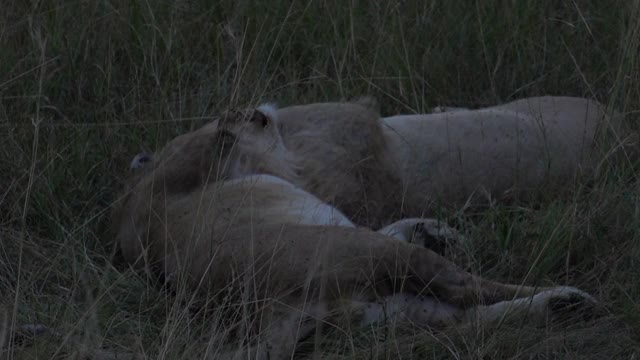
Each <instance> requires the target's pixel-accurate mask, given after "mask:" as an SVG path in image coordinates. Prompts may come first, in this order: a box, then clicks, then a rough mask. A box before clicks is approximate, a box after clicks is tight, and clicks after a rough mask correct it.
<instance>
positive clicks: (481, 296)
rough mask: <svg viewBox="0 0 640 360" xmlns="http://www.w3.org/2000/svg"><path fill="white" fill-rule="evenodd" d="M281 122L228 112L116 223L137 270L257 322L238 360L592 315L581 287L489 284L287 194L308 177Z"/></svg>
mask: <svg viewBox="0 0 640 360" xmlns="http://www.w3.org/2000/svg"><path fill="white" fill-rule="evenodd" d="M277 121H278V119H277V112H276V111H275V110H273V109H271V108H269V107H260V108H258V109H257V110H246V111H241V112H228V113H226V114H224V115H222V116H221V117H219V118H218V119H216V120H214V121H212V122H211V123H209V124H207V125H205V126H204V127H202V128H200V129H198V130H196V131H194V132H191V133H188V134H185V135H182V136H179V137H177V138H175V139H174V140H173V141H171V142H169V143H168V144H167V145H166V146H165V148H164V149H163V150H162V151H160V152H159V153H158V156H157V157H156V158H155V159H154V161H153V162H151V163H149V164H148V165H147V166H145V168H144V170H143V171H139V172H137V173H136V174H135V175H134V177H133V179H131V182H130V184H129V186H128V189H127V191H126V192H125V194H124V195H123V196H122V197H121V199H120V202H119V203H118V204H117V206H116V208H115V213H114V216H113V221H114V227H115V229H116V230H117V232H116V240H117V242H118V244H119V246H120V247H121V250H122V254H123V256H124V258H125V259H126V261H127V262H129V263H130V264H132V265H133V266H135V267H137V268H139V269H146V270H147V271H150V272H151V273H153V274H157V275H163V276H164V277H165V278H166V279H167V280H168V282H169V283H170V284H172V285H173V286H175V287H182V288H183V289H186V290H187V291H190V292H191V293H192V294H197V295H199V296H206V297H207V298H208V299H209V300H211V301H214V302H215V303H216V304H219V305H220V306H223V305H224V306H225V308H226V309H234V308H243V309H245V310H244V311H246V312H248V313H249V314H250V316H249V318H250V319H259V321H255V322H251V321H249V324H247V326H248V327H249V328H250V330H251V331H249V332H248V333H252V334H255V338H251V339H248V346H247V347H245V348H243V349H241V350H240V351H239V352H238V353H236V354H235V355H238V356H239V357H240V358H246V357H247V356H252V358H254V357H255V358H259V359H281V358H285V357H290V356H291V354H292V352H293V351H294V348H295V345H296V343H297V342H298V341H299V340H300V339H301V338H303V337H306V336H308V335H309V334H310V333H311V332H312V331H313V330H314V329H315V328H316V326H317V320H320V321H322V322H324V323H325V324H335V325H336V326H337V324H339V323H340V321H338V319H339V318H345V317H347V318H351V319H353V321H358V322H359V323H360V324H370V323H373V322H376V321H380V320H383V319H385V318H389V317H395V318H397V319H399V320H406V321H410V322H414V323H417V324H420V325H423V326H433V327H443V326H453V325H461V324H468V323H474V322H482V323H492V322H496V321H500V320H501V319H503V317H504V315H505V314H507V313H509V314H512V315H515V316H518V315H520V316H524V315H527V316H529V319H530V320H531V321H542V320H544V318H545V316H546V315H547V314H549V310H551V312H552V313H553V312H554V311H557V310H560V309H561V308H563V307H564V306H565V305H586V306H589V305H593V304H594V300H593V299H592V298H591V297H590V296H589V295H587V294H586V293H584V292H582V291H580V290H578V289H575V288H572V287H550V288H534V287H529V286H519V285H511V284H502V283H498V282H493V281H489V280H486V279H483V278H481V277H478V276H475V275H472V274H470V273H467V272H465V271H463V270H461V269H460V268H458V267H457V266H456V265H454V264H452V263H451V262H449V261H447V260H446V259H444V258H443V257H441V256H439V255H437V254H436V253H434V252H432V251H431V250H429V249H426V248H424V247H420V246H416V245H413V244H410V243H409V242H407V241H404V240H406V239H405V238H404V237H403V236H400V237H399V238H398V237H393V236H389V235H385V234H383V233H376V232H373V231H371V230H368V229H366V228H358V227H356V226H354V225H353V223H352V222H351V221H350V220H349V219H348V218H347V217H346V216H345V215H344V214H343V213H342V212H341V211H339V210H338V209H336V208H334V207H332V206H330V205H328V204H326V203H324V202H323V201H321V200H320V199H319V198H317V197H316V196H314V195H312V194H310V193H309V192H307V191H305V190H303V189H301V188H300V187H298V186H296V185H294V183H292V182H289V181H286V180H284V179H286V178H288V177H294V178H295V175H292V174H295V173H296V172H297V171H298V170H299V169H296V168H295V164H296V163H297V161H296V157H295V155H293V154H291V153H290V152H288V150H287V148H286V147H285V146H284V143H283V141H282V137H281V134H280V133H279V131H278V126H277ZM416 221H417V220H412V221H409V223H412V224H415V222H416ZM396 226H397V229H394V227H396ZM406 226H407V222H406V221H404V222H402V221H401V222H399V223H397V225H393V224H392V225H390V226H388V227H386V228H385V230H384V232H386V233H389V234H406V232H405V230H404V228H405V227H406ZM247 307H249V310H247V309H246V308H247ZM229 311H231V310H229ZM346 315H349V316H346ZM244 333H247V332H244ZM225 355H228V356H229V357H231V356H232V355H233V354H225Z"/></svg>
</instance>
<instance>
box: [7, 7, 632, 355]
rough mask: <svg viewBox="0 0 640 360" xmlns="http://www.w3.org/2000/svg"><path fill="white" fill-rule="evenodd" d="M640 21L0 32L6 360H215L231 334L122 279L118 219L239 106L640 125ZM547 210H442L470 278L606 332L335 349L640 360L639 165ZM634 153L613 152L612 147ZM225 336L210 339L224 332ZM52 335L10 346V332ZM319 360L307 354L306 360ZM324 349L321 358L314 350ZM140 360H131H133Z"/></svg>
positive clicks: (359, 335)
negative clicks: (593, 118) (525, 290)
mask: <svg viewBox="0 0 640 360" xmlns="http://www.w3.org/2000/svg"><path fill="white" fill-rule="evenodd" d="M639 19H640V3H639V2H638V1H629V0H627V1H622V0H616V1H613V2H604V1H595V0H586V1H580V2H576V1H564V2H559V1H552V0H541V1H525V0H522V1H501V2H495V1H485V2H480V1H475V2H472V1H466V2H459V1H444V0H437V1H428V2H427V1H419V0H406V1H383V0H371V1H343V0H326V1H324V0H323V1H320V0H307V1H299V2H289V1H284V0H271V1H266V0H259V1H232V0H223V1H215V2H213V1H206V0H176V1H164V2H160V1H138V0H134V1H118V0H105V1H95V2H94V1H79V0H72V1H62V0H52V1H30V2H19V1H17V2H8V3H7V4H4V5H3V11H2V12H0V48H1V49H2V51H0V274H1V275H0V309H2V313H4V317H2V318H0V335H1V336H0V344H1V345H2V349H3V350H2V355H1V357H2V358H6V359H66V358H95V359H121V358H123V357H122V356H127V355H131V354H136V355H137V356H138V357H139V358H144V359H194V358H207V356H208V357H211V358H215V355H214V354H215V352H216V351H217V349H218V345H219V344H220V342H219V335H220V334H221V330H220V327H216V326H213V325H212V324H214V323H215V321H212V320H211V318H209V319H204V318H202V317H200V316H198V315H197V314H194V313H193V312H192V311H190V310H189V308H188V307H185V306H184V304H183V303H182V302H181V301H180V296H173V295H170V294H166V293H165V292H163V290H162V289H161V288H159V287H156V286H154V285H153V284H150V283H148V282H147V281H145V280H144V279H143V278H142V277H141V276H140V275H138V274H136V273H134V272H132V271H130V270H128V269H127V268H126V267H124V266H122V265H121V264H118V263H117V262H116V263H114V262H112V261H111V260H110V259H111V253H112V249H113V243H112V242H110V237H109V228H108V223H109V211H110V206H111V204H112V203H113V201H114V199H115V197H116V196H117V191H118V189H119V188H120V186H121V181H122V180H123V178H125V177H126V176H127V167H128V163H129V161H130V160H131V158H132V156H133V155H134V154H135V153H137V152H139V151H141V150H143V149H147V148H148V149H154V148H155V147H156V146H158V145H160V144H162V143H164V142H165V141H166V140H167V139H169V138H171V137H173V136H175V135H177V134H179V133H182V132H184V131H187V130H188V129H191V128H193V127H196V126H199V125H200V124H202V123H203V122H204V121H206V120H207V117H208V116H210V115H211V114H214V113H216V112H218V111H220V110H224V109H228V108H230V107H233V106H247V105H250V104H255V103H256V102H264V101H276V102H277V103H279V104H280V105H281V106H286V105H289V104H298V103H305V102H315V101H335V100H340V99H348V98H351V97H357V96H361V95H373V96H375V97H376V98H377V99H378V100H379V102H380V105H381V110H382V112H383V114H384V115H394V114H398V113H412V112H424V111H426V110H428V109H430V108H432V107H434V106H438V105H444V106H465V107H479V106H483V105H491V104H496V103H500V102H505V101H509V100H513V99H516V98H520V97H524V96H534V95H545V94H551V95H571V96H584V97H589V98H594V99H597V100H598V101H601V102H603V103H606V104H608V106H610V107H611V108H615V109H617V110H618V111H622V112H624V113H626V114H627V124H628V125H629V128H630V129H631V130H634V129H635V130H637V129H638V126H637V120H638V112H639V111H640V51H639V50H640V20H639ZM614 135H616V136H612V137H610V138H613V139H614V141H613V142H612V144H613V146H615V145H620V144H621V143H626V144H630V145H629V148H628V149H626V150H625V151H619V152H617V153H616V154H615V156H612V157H609V158H607V159H606V160H605V161H603V163H602V166H601V168H600V171H599V172H598V174H597V175H596V176H593V177H589V178H585V179H580V181H577V182H575V183H570V184H564V185H565V186H564V187H562V188H560V189H548V190H547V191H545V192H544V193H543V194H542V196H540V197H539V198H538V199H536V201H526V202H525V201H516V202H512V203H508V204H507V203H489V204H488V205H487V206H483V207H480V208H473V209H463V208H456V207H447V206H445V207H443V209H442V214H441V215H442V217H443V218H446V219H448V220H449V222H450V223H452V224H454V225H455V226H458V227H459V228H461V229H464V231H465V232H466V233H467V234H468V236H470V237H472V238H474V239H475V242H474V243H473V246H472V248H471V249H470V250H469V254H468V255H469V256H468V259H466V261H465V266H469V267H470V268H471V269H472V270H473V271H474V272H477V273H481V274H482V275H484V276H487V277H492V278H496V279H500V280H503V281H509V282H524V283H528V284H541V285H542V284H546V285H548V284H552V283H562V284H569V285H573V286H577V287H580V288H582V289H585V290H587V291H589V292H590V293H592V294H594V295H595V296H596V297H597V298H598V300H600V302H601V303H602V304H603V309H602V311H601V313H600V314H598V316H597V317H595V318H587V319H571V320H570V321H565V322H563V321H554V322H550V323H549V325H548V326H547V327H544V328H532V327H530V326H528V325H527V324H526V323H525V322H523V323H522V324H518V325H513V324H511V325H508V326H507V325H504V326H499V327H497V328H491V329H487V328H481V327H474V328H465V329H453V330H449V331H445V332H430V331H428V330H426V329H418V328H407V327H400V326H394V325H393V324H389V325H387V326H383V327H380V328H376V329H349V330H348V331H347V330H344V329H343V330H340V331H337V330H335V331H329V332H328V334H326V335H324V336H322V338H321V339H319V341H318V342H316V343H315V344H313V343H305V344H304V345H303V346H302V349H301V351H307V352H308V351H316V352H317V353H318V354H319V355H321V356H323V357H324V358H327V359H329V358H331V359H335V358H341V359H361V358H362V359H365V358H366V359H373V358H375V359H397V358H402V359H412V358H414V359H418V358H425V357H428V358H440V359H448V358H460V359H505V358H545V359H546V358H580V359H584V358H589V359H591V358H607V359H609V358H625V359H626V358H634V357H637V356H638V355H639V353H640V316H639V315H638V314H640V311H639V310H640V306H639V305H638V301H637V300H635V297H636V295H639V294H640V281H637V279H636V278H637V277H638V276H639V275H640V258H639V257H638V255H639V254H640V232H639V229H640V216H639V214H640V194H639V184H638V179H637V171H638V165H639V164H638V161H637V157H636V156H634V154H635V151H637V147H638V145H637V144H635V145H634V143H633V141H634V140H635V141H637V138H635V139H634V138H633V136H632V135H631V131H630V130H628V131H625V132H623V133H617V134H614ZM618 148H619V147H618ZM214 320H215V319H214ZM28 323H32V324H43V325H45V326H47V327H48V329H49V331H48V333H47V334H44V335H42V336H39V337H37V338H36V339H28V338H25V339H22V340H23V341H21V342H18V341H16V342H10V343H9V342H7V341H4V339H5V338H6V337H5V335H6V330H7V329H10V328H12V324H13V325H15V324H28ZM305 349H306V350H305ZM314 349H315V350H314ZM125 358H126V357H125Z"/></svg>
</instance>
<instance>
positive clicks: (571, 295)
mask: <svg viewBox="0 0 640 360" xmlns="http://www.w3.org/2000/svg"><path fill="white" fill-rule="evenodd" d="M535 305H537V306H540V307H544V309H545V310H546V311H548V313H549V314H550V315H551V316H552V317H554V318H557V319H564V318H567V317H575V316H578V317H582V318H591V317H594V316H596V315H597V314H596V313H597V308H598V301H597V300H596V299H595V298H594V297H593V296H591V295H589V294H587V293H586V292H584V291H582V290H580V289H576V288H574V287H571V286H559V287H555V288H552V289H549V290H545V291H543V292H541V293H539V294H536V295H535V296H534V306H535ZM541 310H542V309H541Z"/></svg>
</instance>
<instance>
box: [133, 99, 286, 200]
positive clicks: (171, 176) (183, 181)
mask: <svg viewBox="0 0 640 360" xmlns="http://www.w3.org/2000/svg"><path fill="white" fill-rule="evenodd" d="M277 121H278V119H277V112H276V110H275V108H274V107H273V106H270V105H262V106H259V107H258V108H255V109H254V108H252V109H245V110H239V111H227V112H225V113H223V114H222V115H220V116H218V117H216V118H214V119H213V120H212V121H211V122H210V123H208V124H206V125H204V126H203V127H201V128H200V129H198V130H195V131H192V132H189V133H186V134H183V135H180V136H178V137H176V138H174V139H173V140H171V141H169V142H168V143H167V144H166V145H165V146H164V148H163V149H162V150H161V151H159V152H158V153H157V154H155V155H154V154H150V153H140V154H138V155H136V156H135V157H134V158H133V160H132V162H131V165H130V168H131V171H132V172H133V174H134V175H133V177H134V178H133V180H132V184H130V187H131V188H132V187H134V186H136V185H138V184H140V183H141V182H148V181H153V183H154V184H155V185H154V186H159V189H162V191H166V192H169V193H177V192H185V191H191V190H193V189H195V188H197V187H199V186H202V185H204V184H207V183H211V182H215V181H220V180H227V179H234V178H238V177H242V176H245V175H250V174H271V175H275V176H278V177H281V178H284V179H287V180H294V179H295V178H296V176H297V175H296V174H297V171H296V159H295V158H294V156H293V154H292V153H291V152H289V151H288V150H287V148H286V147H285V145H284V143H283V141H282V137H281V135H280V132H279V130H278V126H277Z"/></svg>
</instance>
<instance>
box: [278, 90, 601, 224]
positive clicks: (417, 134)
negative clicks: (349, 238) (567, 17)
mask: <svg viewBox="0 0 640 360" xmlns="http://www.w3.org/2000/svg"><path fill="white" fill-rule="evenodd" d="M362 104H366V102H361V103H360V104H350V103H344V104H343V103H321V104H308V105H300V106H293V107H289V108H283V109H280V110H278V114H279V115H282V119H281V121H280V128H281V131H282V133H283V138H284V141H285V143H286V144H287V147H288V148H289V149H290V150H291V151H292V152H293V153H295V154H298V155H300V157H301V159H302V164H301V166H302V167H303V168H304V169H305V171H304V172H303V175H302V178H303V179H304V180H311V181H312V182H313V183H322V184H324V185H323V186H322V188H318V187H315V186H305V184H302V186H303V187H304V188H305V189H307V190H308V191H310V192H311V193H313V194H315V195H317V196H319V197H320V198H321V199H323V200H325V201H328V202H329V203H331V204H333V205H335V206H337V207H338V208H339V209H341V210H343V211H344V212H345V213H346V214H347V215H348V217H349V218H350V219H352V220H354V221H355V222H356V223H359V224H366V225H369V226H375V227H378V226H380V225H382V224H385V223H388V222H390V221H391V220H397V219H399V218H400V217H404V216H425V215H432V214H433V213H434V209H435V206H436V204H434V203H435V202H437V201H440V203H442V204H447V205H450V204H462V203H464V202H465V201H467V199H469V198H470V197H471V196H473V195H474V194H482V195H484V194H486V193H489V194H491V195H493V196H495V197H502V196H503V195H505V194H507V193H510V194H516V193H523V191H525V190H528V191H531V190H535V189H540V188H543V187H544V186H545V185H546V184H549V183H550V182H552V181H554V182H568V181H571V180H572V179H573V177H574V176H575V175H576V174H578V173H580V172H581V171H589V170H591V169H593V166H594V164H595V162H596V161H597V159H598V154H597V151H596V148H595V144H594V137H595V134H596V128H597V126H599V125H600V124H601V123H602V122H603V118H604V109H603V108H602V106H601V105H600V104H598V103H597V102H595V101H591V100H588V99H583V98H573V97H555V96H544V97H532V98H526V99H521V100H517V101H513V102H510V103H506V104H502V105H498V106H494V107H489V108H485V109H479V110H464V109H456V111H447V112H442V113H434V114H417V115H398V116H392V117H387V118H383V119H379V117H378V114H377V113H376V112H374V111H373V110H372V109H370V108H367V107H366V106H365V105H362ZM359 173H364V174H367V175H366V179H367V181H366V182H362V181H359V175H358V174H359ZM332 193H337V194H338V196H336V197H335V198H331V197H330V196H327V194H332ZM371 204H373V205H374V206H372V205H371ZM375 205H377V207H376V206H375ZM371 208H374V209H376V208H377V209H379V211H377V212H376V211H369V212H366V211H364V212H363V211H361V210H359V209H371ZM400 208H402V211H399V209H400Z"/></svg>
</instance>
